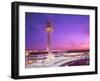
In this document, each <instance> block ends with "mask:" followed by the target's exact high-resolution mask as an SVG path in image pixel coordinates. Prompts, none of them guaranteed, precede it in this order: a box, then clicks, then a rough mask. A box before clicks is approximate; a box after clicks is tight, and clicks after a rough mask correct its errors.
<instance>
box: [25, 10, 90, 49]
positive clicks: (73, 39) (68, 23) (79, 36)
mask: <svg viewBox="0 0 100 81" xmlns="http://www.w3.org/2000/svg"><path fill="white" fill-rule="evenodd" d="M25 18H26V19H25V23H26V24H25V26H26V33H25V46H26V49H28V50H46V47H47V33H46V32H45V26H46V23H47V22H48V21H50V22H51V23H52V24H53V26H54V31H53V33H52V49H53V50H62V49H66V50H72V49H89V16H88V15H71V14H49V13H30V12H26V15H25Z"/></svg>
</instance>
